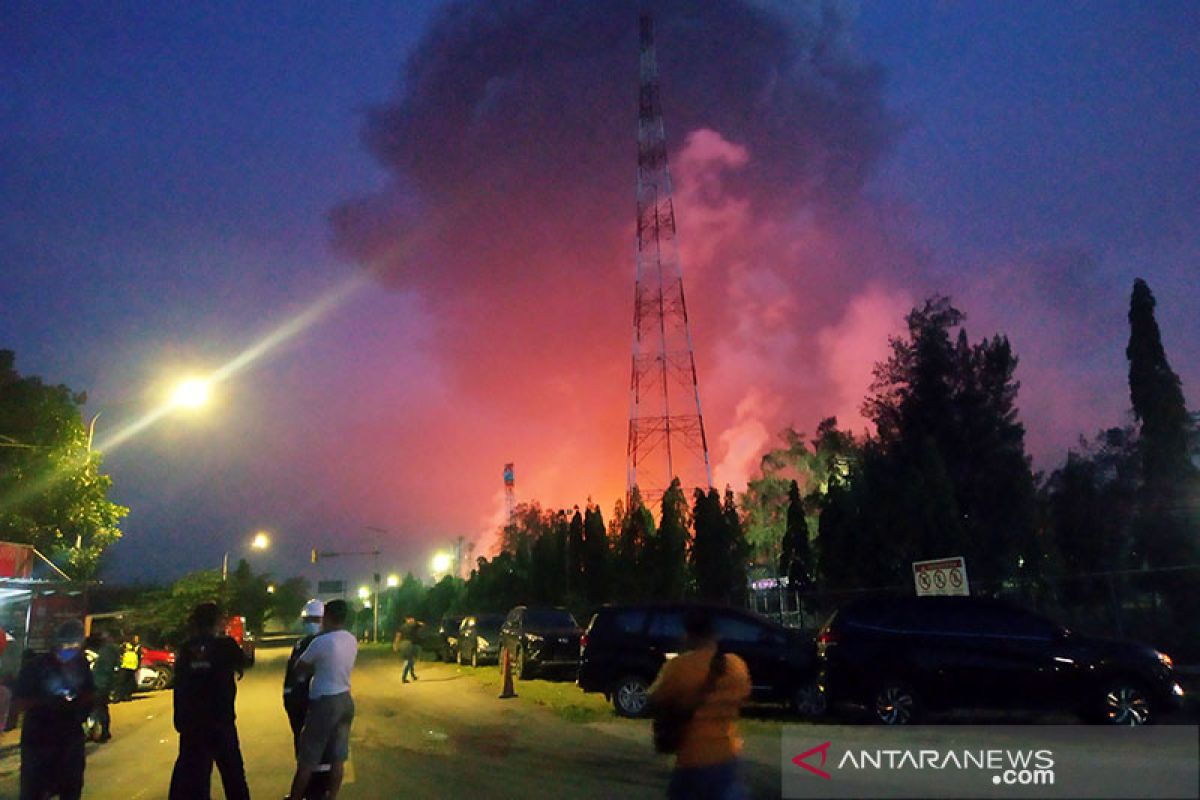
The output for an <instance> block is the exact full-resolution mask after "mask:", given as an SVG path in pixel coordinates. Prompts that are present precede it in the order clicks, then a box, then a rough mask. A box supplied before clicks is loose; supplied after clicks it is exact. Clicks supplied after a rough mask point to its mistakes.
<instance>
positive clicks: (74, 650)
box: [58, 646, 82, 664]
mask: <svg viewBox="0 0 1200 800" xmlns="http://www.w3.org/2000/svg"><path fill="white" fill-rule="evenodd" d="M81 649H82V648H80V647H78V646H75V647H60V648H58V660H59V661H61V662H63V663H64V664H65V663H67V662H68V661H72V660H74V659H75V658H76V657H78V655H79V651H80V650H81Z"/></svg>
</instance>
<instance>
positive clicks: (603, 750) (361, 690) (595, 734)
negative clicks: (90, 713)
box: [0, 649, 779, 800]
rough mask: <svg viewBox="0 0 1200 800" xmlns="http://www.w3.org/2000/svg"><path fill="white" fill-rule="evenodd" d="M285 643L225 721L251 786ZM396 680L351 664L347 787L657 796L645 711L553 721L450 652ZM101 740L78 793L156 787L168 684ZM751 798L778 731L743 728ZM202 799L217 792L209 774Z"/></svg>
mask: <svg viewBox="0 0 1200 800" xmlns="http://www.w3.org/2000/svg"><path fill="white" fill-rule="evenodd" d="M285 657H286V650H283V649H275V650H267V649H264V650H260V651H259V659H258V664H257V665H256V666H255V667H254V668H253V669H251V670H249V671H248V672H247V673H246V676H245V678H244V679H243V680H242V682H241V684H240V686H239V689H238V701H237V712H238V730H239V735H240V737H241V742H242V753H243V756H244V758H245V761H246V772H247V777H248V779H249V783H250V790H251V793H252V794H253V795H254V796H255V797H260V798H281V797H283V796H284V795H285V794H286V793H287V790H288V787H289V783H290V781H291V775H292V770H293V767H294V761H293V758H292V751H291V734H290V732H289V730H288V725H287V718H286V717H285V715H284V713H283V706H282V702H281V695H280V686H281V683H282V679H283V665H284V660H285ZM419 674H420V676H421V679H420V680H419V681H418V682H416V683H410V684H407V685H404V684H401V682H400V665H399V663H398V662H397V661H396V660H395V659H394V658H393V657H390V654H387V655H386V656H385V655H384V654H369V655H366V656H365V657H363V658H361V659H360V664H359V666H358V667H357V668H356V670H355V673H354V679H353V680H354V690H353V691H354V698H355V704H356V707H357V713H356V717H355V722H354V728H353V732H352V736H351V757H350V762H349V763H348V765H347V773H346V774H347V778H346V784H345V788H344V790H343V792H342V796H343V797H346V798H388V799H390V798H451V797H462V798H476V797H496V798H530V799H531V800H532V799H533V798H537V799H538V800H541V798H558V797H564V798H565V797H569V798H614V797H617V798H621V800H637V798H662V797H664V796H665V793H666V782H667V778H668V771H669V767H670V762H669V761H668V760H667V758H665V757H663V756H659V755H657V754H655V753H654V752H653V750H652V748H651V747H650V743H649V731H648V726H647V724H646V723H644V722H633V721H627V720H616V719H614V720H612V721H611V722H608V721H606V722H600V723H579V722H572V721H567V720H564V719H562V718H560V717H558V716H557V715H555V714H554V713H553V712H551V711H549V710H547V709H545V708H541V707H538V706H535V705H533V704H532V703H530V702H528V701H526V700H525V699H522V698H518V699H516V700H507V701H502V700H499V699H498V698H497V697H496V696H495V694H494V692H493V691H492V690H490V689H487V688H485V687H484V686H482V685H481V683H480V682H479V681H476V680H474V679H473V678H471V677H469V676H467V675H464V674H463V673H461V672H460V671H459V669H458V668H457V667H456V666H454V665H452V664H422V665H421V667H420V670H419ZM112 716H113V739H112V741H111V742H109V743H107V744H104V745H95V744H92V745H88V761H87V772H86V777H85V789H84V797H86V798H97V799H98V800H109V799H110V798H111V800H141V799H142V798H149V799H152V798H165V797H166V794H167V786H168V784H169V782H170V776H171V767H172V765H173V763H174V760H175V755H176V753H177V749H178V738H177V736H176V734H175V731H174V729H173V728H172V725H171V693H170V692H169V691H167V692H157V693H152V694H144V695H140V696H138V698H137V699H135V700H133V701H132V702H128V703H121V704H118V705H114V706H112ZM8 736H9V737H11V739H10V740H6V741H5V743H4V746H3V747H2V748H0V798H15V797H16V796H17V780H16V778H17V770H18V768H19V762H18V760H17V759H18V756H17V753H16V746H15V740H16V736H17V734H16V732H15V731H14V732H12V733H9V734H8ZM751 738H754V739H762V741H756V744H757V745H758V748H757V749H759V750H761V752H762V754H763V760H764V761H765V763H752V764H750V766H749V769H748V773H749V778H750V780H751V782H752V784H753V786H754V787H755V791H754V796H756V797H778V796H779V770H778V766H777V764H778V757H779V740H778V737H777V736H765V737H751ZM213 797H214V798H221V797H224V794H223V792H222V791H221V788H220V781H219V780H218V779H217V777H216V776H215V775H214V780H213Z"/></svg>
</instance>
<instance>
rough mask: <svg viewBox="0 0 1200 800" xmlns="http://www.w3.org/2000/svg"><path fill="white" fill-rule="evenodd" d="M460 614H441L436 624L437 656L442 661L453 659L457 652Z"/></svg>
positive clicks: (460, 621) (461, 619) (461, 617)
mask: <svg viewBox="0 0 1200 800" xmlns="http://www.w3.org/2000/svg"><path fill="white" fill-rule="evenodd" d="M462 621H463V615H462V614H443V615H442V621H441V622H440V623H439V624H438V629H437V645H436V647H435V649H436V652H437V655H438V658H440V659H441V660H442V661H454V660H455V659H456V658H457V653H458V628H459V626H460V625H461V624H462Z"/></svg>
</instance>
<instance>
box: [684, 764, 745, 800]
mask: <svg viewBox="0 0 1200 800" xmlns="http://www.w3.org/2000/svg"><path fill="white" fill-rule="evenodd" d="M740 771H741V770H740V769H739V765H738V760H737V759H736V758H735V759H733V760H731V761H726V762H725V763H723V764H713V765H711V766H708V767H676V768H675V771H674V772H672V773H671V783H670V784H669V785H668V786H667V797H668V798H669V800H746V798H748V797H749V794H748V793H747V792H746V785H745V784H744V783H742V777H741V775H740V774H739V773H740Z"/></svg>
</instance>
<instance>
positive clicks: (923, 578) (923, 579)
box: [917, 572, 929, 589]
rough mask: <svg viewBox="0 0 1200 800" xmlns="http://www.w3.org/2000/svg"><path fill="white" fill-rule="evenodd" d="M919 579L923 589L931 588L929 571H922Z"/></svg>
mask: <svg viewBox="0 0 1200 800" xmlns="http://www.w3.org/2000/svg"><path fill="white" fill-rule="evenodd" d="M917 581H918V582H919V583H920V584H921V588H922V589H928V588H929V573H928V572H922V573H921V574H920V575H918V576H917Z"/></svg>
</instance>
